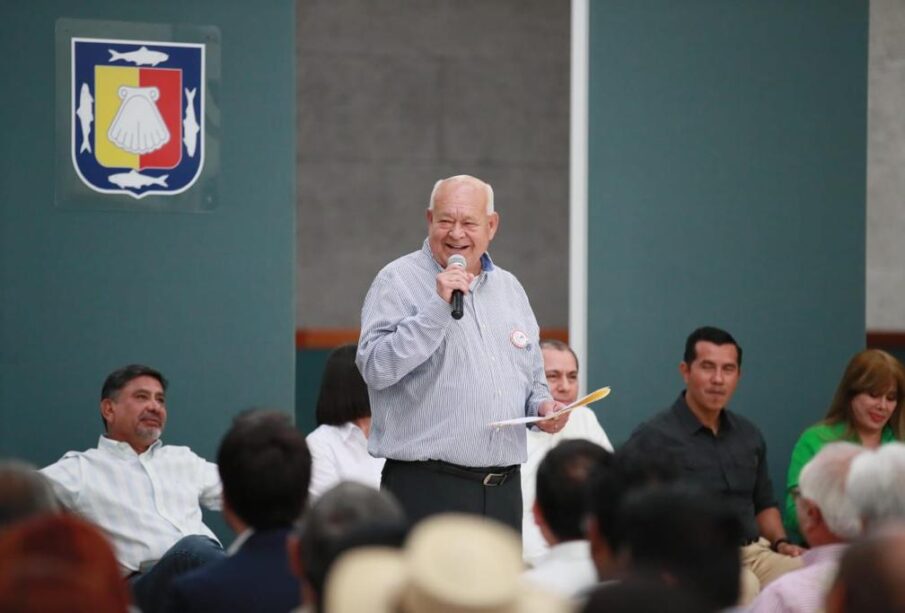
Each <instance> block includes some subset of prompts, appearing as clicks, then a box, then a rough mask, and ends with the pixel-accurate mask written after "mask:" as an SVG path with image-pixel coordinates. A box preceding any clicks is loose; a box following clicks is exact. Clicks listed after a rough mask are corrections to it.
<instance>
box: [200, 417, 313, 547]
mask: <svg viewBox="0 0 905 613" xmlns="http://www.w3.org/2000/svg"><path fill="white" fill-rule="evenodd" d="M217 468H218V470H219V471H220V480H221V481H222V482H223V501H224V510H226V511H228V513H227V517H228V518H230V519H232V520H233V521H232V522H231V523H235V519H238V520H239V522H240V523H239V524H236V525H234V526H233V528H234V529H236V530H237V531H239V532H241V531H242V530H243V529H244V528H245V527H251V528H254V529H255V530H267V529H273V528H288V527H290V526H291V525H292V523H293V522H294V521H295V520H296V518H297V517H298V516H299V514H300V513H301V512H302V509H303V508H304V506H305V501H306V500H307V498H308V482H309V480H310V479H311V454H310V453H309V452H308V446H307V445H306V444H305V437H304V436H302V434H301V432H299V431H298V430H297V429H296V428H295V426H293V425H292V422H291V421H290V420H289V418H288V417H287V416H286V415H285V414H283V413H279V412H277V411H249V412H246V413H242V414H240V415H239V416H238V417H237V418H236V419H235V420H234V421H233V425H232V427H231V428H230V429H229V431H228V432H227V433H226V435H225V436H224V437H223V440H222V441H221V442H220V448H219V450H218V451H217ZM233 515H234V516H235V517H232V516H233Z"/></svg>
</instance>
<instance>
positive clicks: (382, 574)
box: [325, 513, 568, 613]
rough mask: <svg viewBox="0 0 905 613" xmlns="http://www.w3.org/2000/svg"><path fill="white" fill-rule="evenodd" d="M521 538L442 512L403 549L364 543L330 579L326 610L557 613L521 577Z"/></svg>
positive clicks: (558, 604)
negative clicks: (365, 544) (378, 546)
mask: <svg viewBox="0 0 905 613" xmlns="http://www.w3.org/2000/svg"><path fill="white" fill-rule="evenodd" d="M521 573H522V555H521V543H520V540H519V538H518V535H517V534H516V533H515V532H514V531H513V530H511V529H510V528H508V527H507V526H504V525H503V524H500V523H498V522H496V521H493V520H489V519H486V518H483V517H478V516H474V515H463V514H453V513H450V514H444V515H435V516H432V517H429V518H427V519H425V520H424V521H422V522H421V523H419V524H418V525H417V526H415V528H414V529H413V530H412V533H411V535H410V537H409V539H408V540H407V542H406V544H405V549H404V550H403V551H398V550H397V551H393V550H391V549H387V548H361V549H358V550H356V551H351V552H349V553H347V554H346V555H344V556H343V557H342V558H340V559H339V560H338V561H337V563H336V566H335V567H334V569H333V571H332V572H331V574H330V577H329V580H328V582H327V590H326V594H325V602H326V605H327V607H326V608H327V610H329V611H330V612H331V613H358V612H359V611H369V612H372V613H434V612H436V611H442V612H444V613H460V612H461V613H473V612H477V611H481V612H482V613H523V612H525V613H526V612H535V611H536V612H537V613H555V612H557V611H565V610H568V608H567V605H566V603H564V602H563V601H561V600H560V599H559V598H557V597H556V596H552V595H548V594H546V593H544V592H542V591H540V590H538V589H537V588H535V587H533V586H531V585H526V584H525V583H523V582H522V580H521Z"/></svg>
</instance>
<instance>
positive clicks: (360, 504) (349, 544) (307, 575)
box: [289, 482, 408, 610]
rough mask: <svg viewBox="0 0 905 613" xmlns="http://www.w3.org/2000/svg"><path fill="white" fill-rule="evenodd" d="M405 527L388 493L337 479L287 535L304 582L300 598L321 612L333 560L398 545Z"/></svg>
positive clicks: (403, 537) (291, 558)
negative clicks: (353, 552)
mask: <svg viewBox="0 0 905 613" xmlns="http://www.w3.org/2000/svg"><path fill="white" fill-rule="evenodd" d="M407 531H408V525H407V523H406V519H405V514H404V512H403V511H402V507H401V506H400V505H399V503H398V502H397V501H396V499H395V498H393V497H392V495H390V494H389V493H388V492H381V491H378V490H375V489H373V488H370V487H368V486H366V485H362V484H360V483H354V482H344V483H340V484H339V485H337V486H336V487H334V488H333V489H331V490H329V491H327V492H326V493H324V495H323V496H321V497H320V498H318V499H317V500H316V501H315V503H314V504H313V505H312V506H311V508H310V509H308V510H307V511H306V513H305V515H304V516H303V517H302V519H301V521H300V522H299V524H298V527H297V529H296V531H295V534H294V535H293V536H292V538H290V541H289V551H290V554H289V555H290V560H291V562H292V565H293V569H294V571H295V573H296V575H297V576H298V577H299V578H300V579H301V582H302V601H303V602H306V603H310V604H311V605H312V606H313V607H315V608H317V609H318V610H319V608H320V600H321V596H322V595H323V593H324V592H323V590H324V585H325V582H326V578H327V573H328V572H329V570H330V568H331V566H332V565H333V562H334V561H335V560H336V559H337V558H338V557H339V555H340V554H342V553H344V552H345V551H347V550H349V549H352V548H357V547H363V546H367V545H387V546H397V547H398V546H400V545H401V544H402V542H403V540H404V539H405V536H406V533H407Z"/></svg>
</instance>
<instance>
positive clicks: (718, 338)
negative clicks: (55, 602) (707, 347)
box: [682, 326, 742, 368]
mask: <svg viewBox="0 0 905 613" xmlns="http://www.w3.org/2000/svg"><path fill="white" fill-rule="evenodd" d="M700 341H705V342H708V343H713V344H714V345H735V350H736V351H737V352H738V367H739V368H741V367H742V348H741V346H740V345H739V344H738V343H737V342H736V341H735V339H734V338H732V335H731V334H729V333H728V332H726V331H725V330H721V329H720V328H714V327H713V326H704V327H702V328H698V329H697V330H695V331H694V332H692V333H691V334H689V335H688V338H687V339H686V340H685V355H684V357H683V358H682V359H683V361H684V362H685V363H686V364H689V365H690V364H691V363H692V362H694V360H695V358H697V357H698V354H697V352H696V351H695V345H697V344H698V343H699V342H700Z"/></svg>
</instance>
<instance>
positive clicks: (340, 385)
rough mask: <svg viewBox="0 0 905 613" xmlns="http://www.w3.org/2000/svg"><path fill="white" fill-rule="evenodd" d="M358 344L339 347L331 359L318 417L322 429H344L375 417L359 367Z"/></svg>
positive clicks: (318, 406) (319, 402)
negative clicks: (357, 360) (345, 425)
mask: <svg viewBox="0 0 905 613" xmlns="http://www.w3.org/2000/svg"><path fill="white" fill-rule="evenodd" d="M355 352H356V346H355V345H343V346H341V347H337V348H336V349H334V350H333V352H332V353H330V355H329V356H328V357H327V364H326V366H325V367H324V375H323V377H322V378H321V387H320V392H319V393H318V396H317V407H316V408H315V412H314V417H315V420H316V421H317V425H318V426H322V425H328V426H341V425H343V424H345V423H348V422H350V421H353V420H355V419H359V418H362V417H370V416H371V401H370V399H369V398H368V386H367V385H366V384H365V381H364V379H363V378H362V376H361V373H360V372H359V371H358V366H356V365H355Z"/></svg>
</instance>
